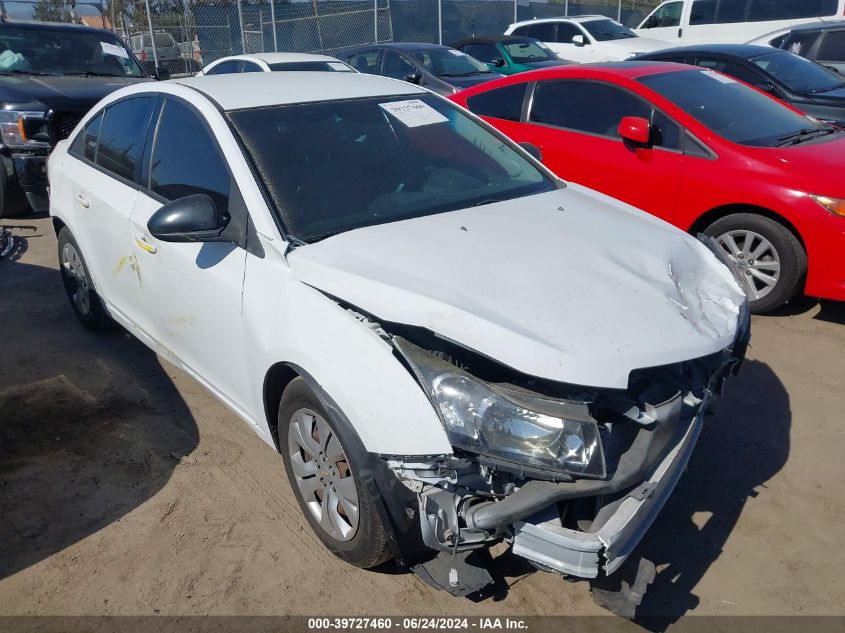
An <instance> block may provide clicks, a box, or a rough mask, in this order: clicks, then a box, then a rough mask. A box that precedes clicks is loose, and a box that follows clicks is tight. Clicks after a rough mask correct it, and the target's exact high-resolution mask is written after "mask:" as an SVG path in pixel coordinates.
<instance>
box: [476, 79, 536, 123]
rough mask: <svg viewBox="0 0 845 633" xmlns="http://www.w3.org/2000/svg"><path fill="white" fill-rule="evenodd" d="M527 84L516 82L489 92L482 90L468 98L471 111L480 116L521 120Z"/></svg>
mask: <svg viewBox="0 0 845 633" xmlns="http://www.w3.org/2000/svg"><path fill="white" fill-rule="evenodd" d="M527 85H528V84H524V83H522V84H514V85H513V86H505V87H504V88H497V89H496V90H490V91H489V92H482V93H481V94H477V95H475V96H473V97H470V98H469V99H467V107H468V109H469V111H470V112H472V113H474V114H478V115H479V116H490V117H495V118H497V119H507V120H508V121H519V119H520V116H521V115H522V102H523V100H524V99H525V89H526V87H527Z"/></svg>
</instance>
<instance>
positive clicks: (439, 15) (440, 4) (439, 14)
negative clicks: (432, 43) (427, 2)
mask: <svg viewBox="0 0 845 633" xmlns="http://www.w3.org/2000/svg"><path fill="white" fill-rule="evenodd" d="M437 43H438V44H441V45H442V44H443V0H437Z"/></svg>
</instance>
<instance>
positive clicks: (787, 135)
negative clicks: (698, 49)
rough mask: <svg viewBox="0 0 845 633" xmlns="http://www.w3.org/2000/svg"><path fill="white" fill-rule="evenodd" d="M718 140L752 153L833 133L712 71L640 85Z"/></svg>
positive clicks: (679, 74) (680, 74) (671, 75)
mask: <svg viewBox="0 0 845 633" xmlns="http://www.w3.org/2000/svg"><path fill="white" fill-rule="evenodd" d="M638 81H639V82H640V83H642V84H643V85H645V86H647V87H648V88H651V89H652V90H654V91H655V92H656V93H658V94H659V95H661V96H662V97H665V98H666V99H668V100H669V101H671V102H672V103H674V104H675V105H676V106H678V107H679V108H681V109H682V110H684V111H685V112H686V113H687V114H689V115H690V116H692V117H694V118H695V119H697V120H698V121H699V122H700V123H701V124H702V125H705V126H707V127H708V128H710V130H712V131H713V132H715V133H716V134H718V135H720V136H722V137H724V138H726V139H728V140H729V141H733V142H734V143H739V144H741V145H749V146H753V147H774V146H779V145H784V144H794V143H796V142H801V141H804V140H809V139H810V138H814V137H816V136H821V135H827V134H828V133H831V132H832V131H833V128H829V127H826V126H823V125H820V124H818V123H815V122H814V121H813V120H812V119H810V118H808V117H806V116H802V115H800V114H798V113H797V112H795V111H794V110H792V109H791V108H789V107H787V106H785V105H783V104H781V103H780V102H779V101H777V100H775V99H773V98H772V97H769V96H768V95H765V94H763V93H761V92H759V91H757V90H754V89H753V88H750V87H749V86H746V85H745V84H743V83H740V82H738V81H735V80H734V79H731V78H730V77H726V76H725V75H722V74H719V73H716V72H713V71H712V70H685V71H680V72H669V73H660V74H656V75H647V76H645V77H640V79H639V80H638Z"/></svg>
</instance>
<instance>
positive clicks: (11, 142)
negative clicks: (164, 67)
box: [0, 20, 163, 217]
mask: <svg viewBox="0 0 845 633" xmlns="http://www.w3.org/2000/svg"><path fill="white" fill-rule="evenodd" d="M162 78H163V77H162ZM153 79H154V77H152V76H151V75H149V74H148V73H147V72H146V71H145V70H144V69H143V68H142V67H141V64H140V63H138V60H137V59H136V58H135V56H134V55H133V54H132V52H131V51H129V49H128V48H127V47H126V45H125V44H124V43H123V42H122V41H120V39H118V38H117V37H116V36H115V35H114V34H113V33H111V32H110V31H104V30H102V29H95V28H90V27H87V26H79V25H75V24H51V23H48V22H19V21H11V20H0V158H1V159H2V163H3V168H2V169H0V217H4V216H9V215H18V214H21V213H26V212H28V211H30V210H31V211H35V212H45V211H47V210H48V204H47V156H48V154H49V153H50V150H51V149H52V148H53V147H54V146H55V145H56V143H58V142H59V141H61V140H63V139H65V138H67V137H68V135H69V134H70V133H71V132H72V131H73V128H74V127H76V124H77V123H78V122H79V120H80V119H81V118H82V117H83V116H84V115H85V113H86V112H88V110H89V109H90V108H91V107H92V106H93V105H94V104H95V103H97V102H98V101H99V100H100V99H102V98H103V97H104V96H106V95H107V94H109V93H110V92H113V91H114V90H117V89H118V88H122V87H124V86H128V85H130V84H133V83H137V82H141V81H152V80H153Z"/></svg>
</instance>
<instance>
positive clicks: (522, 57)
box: [502, 42, 558, 64]
mask: <svg viewBox="0 0 845 633" xmlns="http://www.w3.org/2000/svg"><path fill="white" fill-rule="evenodd" d="M502 46H504V47H505V50H506V51H507V52H508V55H510V56H511V59H512V60H513V61H514V63H517V64H530V63H531V62H547V61H549V60H553V59H557V58H558V57H557V55H555V54H554V53H553V52H552V49H550V48H549V47H548V46H546V45H545V44H543V43H541V42H503V43H502Z"/></svg>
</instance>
